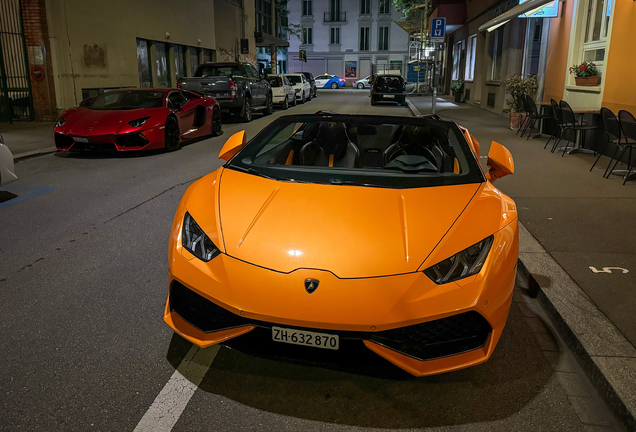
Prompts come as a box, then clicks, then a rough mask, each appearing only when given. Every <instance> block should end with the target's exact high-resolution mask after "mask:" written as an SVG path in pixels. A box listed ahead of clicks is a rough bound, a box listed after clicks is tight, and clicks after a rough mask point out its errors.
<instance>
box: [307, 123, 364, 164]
mask: <svg viewBox="0 0 636 432" xmlns="http://www.w3.org/2000/svg"><path fill="white" fill-rule="evenodd" d="M300 164H301V165H310V166H333V167H342V168H357V167H359V166H360V151H359V150H358V147H356V145H355V144H354V143H352V142H351V140H349V137H348V136H347V129H346V126H345V124H344V123H342V122H323V123H321V124H320V128H319V129H318V135H316V138H315V139H314V140H313V141H310V142H308V143H307V144H305V145H304V146H302V148H301V149H300Z"/></svg>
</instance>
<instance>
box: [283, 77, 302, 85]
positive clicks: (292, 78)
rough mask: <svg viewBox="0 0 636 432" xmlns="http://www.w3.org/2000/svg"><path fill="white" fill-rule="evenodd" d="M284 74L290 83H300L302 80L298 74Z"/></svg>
mask: <svg viewBox="0 0 636 432" xmlns="http://www.w3.org/2000/svg"><path fill="white" fill-rule="evenodd" d="M285 76H286V77H287V79H288V80H289V82H290V83H292V84H300V83H301V82H302V79H301V78H300V75H285Z"/></svg>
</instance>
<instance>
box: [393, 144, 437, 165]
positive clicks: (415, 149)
mask: <svg viewBox="0 0 636 432" xmlns="http://www.w3.org/2000/svg"><path fill="white" fill-rule="evenodd" d="M407 147H411V148H409V151H408V152H407V151H406V149H407ZM399 156H424V157H425V158H427V159H428V160H429V161H430V162H431V163H432V164H433V165H435V168H437V172H439V167H438V166H437V159H435V155H434V154H433V152H432V151H431V150H429V149H428V148H426V147H424V146H414V145H412V144H402V143H398V145H397V146H396V148H395V150H394V151H393V154H391V155H390V156H389V158H388V159H387V161H386V164H385V165H388V164H389V163H390V162H391V161H392V160H394V159H395V158H397V157H399Z"/></svg>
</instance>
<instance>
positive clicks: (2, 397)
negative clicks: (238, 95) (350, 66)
mask: <svg viewBox="0 0 636 432" xmlns="http://www.w3.org/2000/svg"><path fill="white" fill-rule="evenodd" d="M367 95H368V91H351V90H337V91H322V92H320V93H319V97H318V98H317V99H315V100H313V101H311V102H308V103H306V104H305V105H302V106H298V107H296V108H293V109H291V110H289V111H287V112H284V111H276V112H275V114H274V115H273V116H271V117H266V118H261V117H260V116H256V117H255V120H254V121H253V122H252V123H250V124H247V125H244V124H226V125H225V126H224V133H223V135H222V136H221V137H218V138H214V139H206V140H202V141H199V142H196V143H193V144H190V145H187V146H186V147H185V148H183V149H182V150H181V151H179V152H175V153H154V154H144V155H122V156H114V157H113V156H70V155H58V154H55V155H48V156H43V157H38V158H34V159H29V160H26V161H22V162H20V163H18V164H17V166H16V170H17V174H18V176H19V180H18V181H17V182H16V183H14V184H12V185H11V186H10V187H8V188H6V189H7V190H9V191H11V192H13V193H15V194H17V195H18V199H14V200H12V201H8V202H6V203H4V204H0V308H1V310H2V313H1V314H0V341H2V344H1V347H2V349H1V351H0V430H2V431H27V430H39V431H58V430H59V431H75V430H77V431H87V430H96V431H125V430H133V429H135V428H136V427H137V426H138V425H140V426H139V427H140V429H138V430H161V429H160V427H159V425H160V423H161V422H163V421H164V420H165V419H166V418H167V417H169V416H170V415H171V413H162V412H160V413H159V415H158V416H155V417H153V416H152V410H149V408H150V407H151V406H153V407H156V401H157V400H159V399H161V397H162V396H161V395H163V394H164V393H165V392H166V388H167V387H170V386H171V385H173V384H174V383H175V382H174V376H177V378H178V377H179V375H178V374H175V368H177V367H179V368H180V369H179V370H183V369H182V368H183V365H184V363H186V362H187V361H189V359H190V358H191V357H192V355H195V361H194V362H193V366H194V367H195V369H196V368H197V367H198V366H200V363H202V362H203V360H201V361H199V360H200V359H203V358H207V359H208V360H210V361H212V360H213V361H212V364H211V366H210V367H209V369H208V368H207V366H205V367H198V372H196V371H195V373H194V375H196V374H197V373H198V374H199V376H198V379H195V378H191V380H192V381H200V383H198V384H199V385H198V387H195V386H194V385H192V384H189V383H185V385H183V382H177V383H176V384H174V386H176V387H177V390H178V391H177V393H178V394H181V395H184V394H185V393H186V392H187V390H188V388H190V387H191V388H192V392H191V393H188V396H187V397H191V399H189V400H188V399H187V398H186V397H185V396H183V397H182V398H181V401H182V402H183V404H184V409H183V411H182V412H181V411H179V412H178V413H176V415H175V418H174V423H176V424H174V429H173V430H177V431H185V430H210V431H212V430H213V431H234V430H258V431H261V430H272V431H280V430H289V431H296V430H321V431H322V430H338V431H340V430H343V431H345V430H346V431H348V430H372V429H376V430H379V429H425V430H453V431H455V430H457V431H459V430H470V431H475V430H502V431H504V430H505V431H513V430H519V431H525V430H532V431H554V430H559V431H583V430H592V429H589V427H591V426H590V425H592V424H596V425H597V426H598V427H600V429H594V430H605V431H607V430H614V429H613V428H614V427H615V426H614V425H613V423H612V421H609V420H607V419H601V420H594V419H592V420H589V419H587V420H586V419H585V418H584V417H582V415H585V413H586V412H587V413H588V416H589V413H590V412H591V413H596V414H598V416H601V417H598V416H597V417H598V418H602V415H603V413H604V411H603V410H604V408H603V407H599V406H598V403H597V402H598V399H597V398H596V396H595V395H594V394H591V393H589V390H585V391H584V390H581V389H584V388H586V387H585V385H586V381H585V378H584V377H582V376H581V375H580V373H579V372H580V371H578V369H577V366H576V365H572V364H570V366H569V367H566V368H565V369H567V370H565V371H564V370H563V368H564V366H563V365H564V360H563V359H565V358H567V356H568V353H567V352H564V351H563V349H562V348H560V346H559V344H558V343H557V342H555V336H554V335H553V334H552V333H551V330H550V329H549V328H547V327H546V326H545V325H543V326H541V324H540V323H541V322H542V321H541V318H540V317H539V318H538V317H537V316H536V315H534V314H533V313H532V312H530V309H531V307H532V305H531V304H530V303H528V304H530V308H529V306H528V305H527V304H526V303H527V301H526V300H524V299H523V298H522V296H521V294H520V293H519V292H518V293H517V294H516V300H517V301H518V302H515V304H514V305H513V307H512V310H511V315H510V318H509V322H508V326H507V328H506V331H505V332H504V334H503V336H502V339H501V341H500V343H499V346H498V348H497V350H496V351H495V353H494V355H493V357H492V359H491V360H490V361H489V362H487V363H486V364H484V365H481V366H478V367H474V368H471V369H467V370H463V371H459V372H455V373H450V374H445V375H441V376H436V377H430V378H422V379H414V378H412V377H410V376H408V375H406V374H404V373H401V372H400V371H399V370H396V369H395V368H394V367H392V366H391V365H389V364H387V363H383V362H382V361H379V360H378V358H377V357H374V356H373V355H371V353H369V356H368V357H365V358H364V359H362V362H361V364H360V365H358V366H356V367H355V368H352V367H351V366H349V365H346V364H344V363H343V364H342V365H339V364H335V365H333V364H330V365H325V366H315V365H305V364H302V363H300V362H299V363H289V362H280V361H277V360H275V359H273V358H270V357H266V356H265V357H263V356H252V355H248V354H243V353H241V352H238V351H234V350H229V349H226V348H221V349H220V350H219V351H218V353H217V352H216V351H206V352H207V354H206V352H203V351H199V352H197V351H196V350H195V349H193V347H192V345H191V344H189V343H187V342H186V341H184V340H183V339H181V338H179V337H176V336H174V335H173V333H172V332H171V331H170V329H169V328H168V327H167V326H166V325H165V324H164V323H163V321H162V313H163V307H164V302H165V300H166V295H167V286H166V284H167V276H166V271H167V241H168V233H169V229H170V226H171V223H172V217H173V215H174V211H175V209H176V206H177V203H178V201H179V199H180V197H181V195H182V193H183V192H184V191H185V189H186V187H187V186H188V185H189V184H190V183H191V182H192V181H193V180H195V179H197V178H199V177H201V176H203V175H205V174H207V173H209V172H210V171H213V170H214V169H216V168H217V167H219V166H220V165H221V161H219V160H218V159H217V154H218V151H219V150H220V148H221V146H222V144H223V142H224V140H225V139H227V138H228V137H229V136H230V135H231V134H232V133H234V132H237V131H239V130H241V129H243V128H244V129H245V130H246V131H247V134H248V137H250V136H253V135H254V134H255V133H257V132H258V131H259V130H260V129H261V128H262V127H264V126H265V125H266V124H267V123H268V122H270V121H271V119H272V118H275V117H277V116H280V115H283V114H284V113H311V112H315V111H317V110H321V109H322V110H332V111H338V112H344V113H382V114H395V115H409V111H408V110H407V108H404V107H398V106H390V105H378V106H375V107H371V106H370V104H369V100H368V97H367ZM537 320H538V321H537ZM532 323H534V324H532ZM537 334H538V335H539V336H537ZM213 350H214V349H213ZM546 353H547V354H546ZM206 356H207V357H206ZM184 359H185V360H184ZM197 359H199V360H197ZM197 362H198V363H197ZM345 363H346V362H345ZM570 363H571V362H570ZM197 365H198V366H197ZM564 373H567V374H572V375H568V376H567V380H566V381H564V379H563V377H562V376H561V375H560V374H564ZM186 376H188V375H187V374H186ZM189 377H190V376H189ZM564 382H565V383H566V384H564ZM167 383H168V384H167ZM567 383H570V384H569V385H568V384H567ZM572 383H574V384H572ZM572 385H573V386H574V390H572V387H571V386H572ZM174 386H173V387H174ZM189 386H190V387H189ZM568 387H570V388H568ZM162 389H163V390H162ZM179 392H181V393H179ZM577 392H578V393H584V394H582V395H581V394H579V398H581V399H584V400H585V401H586V403H588V405H589V404H590V403H591V406H592V407H593V408H592V409H590V408H589V407H588V406H587V405H585V404H583V405H581V404H578V405H577V403H576V400H575V399H573V397H574V396H576V393H577ZM586 392H587V393H586ZM573 393H574V396H573ZM573 401H574V402H573ZM590 401H591V402H590ZM153 402H155V405H153ZM581 407H583V408H581ZM594 407H596V408H594ZM149 412H150V415H149V414H148V413H149ZM599 413H600V414H599ZM142 419H144V421H143V422H142V423H141V424H140V421H142ZM148 419H150V420H148ZM144 422H145V423H144ZM148 422H150V423H148ZM153 422H156V424H155V423H153ZM584 423H585V424H584ZM144 428H145V429H144Z"/></svg>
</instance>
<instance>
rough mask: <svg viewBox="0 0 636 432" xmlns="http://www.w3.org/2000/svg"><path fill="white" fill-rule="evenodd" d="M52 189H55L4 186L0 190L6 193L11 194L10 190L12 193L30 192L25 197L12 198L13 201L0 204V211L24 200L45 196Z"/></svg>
mask: <svg viewBox="0 0 636 432" xmlns="http://www.w3.org/2000/svg"><path fill="white" fill-rule="evenodd" d="M53 189H55V188H54V187H27V186H4V187H2V188H0V190H3V191H7V192H11V191H12V190H14V191H18V190H30V191H32V192H31V193H29V194H26V195H18V197H17V198H13V199H10V200H9V201H5V202H3V203H1V204H0V209H3V208H5V207H9V206H10V205H13V204H17V203H19V202H21V201H24V200H28V199H31V198H34V197H36V196H38V195H42V194H45V193H47V192H51V191H52V190H53Z"/></svg>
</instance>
